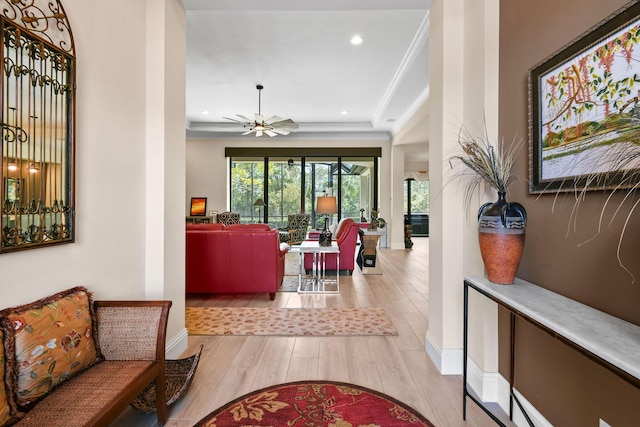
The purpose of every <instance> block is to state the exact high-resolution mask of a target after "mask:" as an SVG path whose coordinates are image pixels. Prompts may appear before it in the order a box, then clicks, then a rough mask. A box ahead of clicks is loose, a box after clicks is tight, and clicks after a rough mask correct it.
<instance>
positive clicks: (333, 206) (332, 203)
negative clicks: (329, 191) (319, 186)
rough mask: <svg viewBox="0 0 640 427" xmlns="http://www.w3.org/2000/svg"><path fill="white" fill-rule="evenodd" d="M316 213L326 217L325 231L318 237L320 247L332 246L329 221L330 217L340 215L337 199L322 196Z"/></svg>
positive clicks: (317, 204) (318, 201) (317, 203)
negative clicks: (328, 226)
mask: <svg viewBox="0 0 640 427" xmlns="http://www.w3.org/2000/svg"><path fill="white" fill-rule="evenodd" d="M316 213H319V214H320V215H326V216H325V217H324V230H322V232H321V233H320V236H319V237H318V244H319V245H320V246H331V232H330V231H329V230H328V229H327V220H328V219H329V215H333V214H335V213H338V205H337V203H336V198H335V197H333V196H320V197H318V200H317V202H316Z"/></svg>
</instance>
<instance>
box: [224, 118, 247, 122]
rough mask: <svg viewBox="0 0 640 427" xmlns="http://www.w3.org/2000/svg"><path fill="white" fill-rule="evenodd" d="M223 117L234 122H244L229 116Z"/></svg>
mask: <svg viewBox="0 0 640 427" xmlns="http://www.w3.org/2000/svg"><path fill="white" fill-rule="evenodd" d="M223 119H227V120H231V121H232V122H236V123H244V122H242V121H240V120H238V119H232V118H231V117H223Z"/></svg>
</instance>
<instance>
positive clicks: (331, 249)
mask: <svg viewBox="0 0 640 427" xmlns="http://www.w3.org/2000/svg"><path fill="white" fill-rule="evenodd" d="M298 253H299V254H300V272H299V276H298V293H301V294H304V293H307V294H336V293H338V292H340V270H339V269H336V278H335V279H333V278H331V279H329V278H327V269H326V266H327V263H326V255H327V254H336V256H337V257H338V259H337V260H336V261H337V264H336V266H340V248H339V247H338V244H337V243H336V242H331V246H320V244H319V243H318V242H317V241H311V240H305V241H304V242H302V243H301V244H300V246H298ZM304 254H312V256H313V264H312V268H311V275H310V276H307V275H306V274H304V273H306V272H305V271H304V265H303V264H304ZM303 276H304V277H303ZM327 285H329V286H327ZM331 285H334V286H331Z"/></svg>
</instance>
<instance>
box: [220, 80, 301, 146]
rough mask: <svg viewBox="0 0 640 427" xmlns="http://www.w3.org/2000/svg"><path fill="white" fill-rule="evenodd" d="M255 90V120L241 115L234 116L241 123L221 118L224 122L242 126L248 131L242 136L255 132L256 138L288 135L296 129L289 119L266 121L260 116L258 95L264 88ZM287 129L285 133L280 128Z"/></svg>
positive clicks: (259, 97)
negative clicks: (256, 96)
mask: <svg viewBox="0 0 640 427" xmlns="http://www.w3.org/2000/svg"><path fill="white" fill-rule="evenodd" d="M256 89H258V112H257V113H256V114H255V120H249V119H248V118H246V117H245V116H243V115H241V114H236V116H237V117H239V118H240V119H242V121H240V120H237V119H231V118H229V117H223V118H224V119H226V120H231V121H234V122H238V123H240V124H242V127H243V128H245V129H248V131H246V132H244V133H243V134H242V135H248V134H250V133H253V132H255V133H256V137H260V136H263V135H264V134H267V135H269V136H270V137H274V136H278V135H288V134H289V133H290V132H291V131H292V130H293V129H297V128H298V125H297V124H296V123H294V122H293V120H291V119H286V120H283V119H281V118H280V117H278V116H271V117H269V118H268V119H265V118H264V116H263V115H262V111H261V107H260V103H261V102H260V101H261V96H260V93H261V91H262V89H264V87H263V86H262V85H257V86H256ZM283 127H284V128H287V130H286V131H282V130H281V129H282V128H283Z"/></svg>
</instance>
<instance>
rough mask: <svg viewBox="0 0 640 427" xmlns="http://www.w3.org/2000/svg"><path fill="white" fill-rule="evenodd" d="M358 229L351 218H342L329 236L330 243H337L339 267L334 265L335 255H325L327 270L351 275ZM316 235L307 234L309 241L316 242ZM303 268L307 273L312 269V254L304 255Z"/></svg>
mask: <svg viewBox="0 0 640 427" xmlns="http://www.w3.org/2000/svg"><path fill="white" fill-rule="evenodd" d="M359 229H360V226H359V224H358V223H356V222H355V221H354V220H352V219H351V218H343V219H341V220H340V222H339V223H338V227H337V228H336V232H335V234H334V235H333V236H331V241H335V242H337V243H338V247H339V248H340V266H339V268H338V266H337V265H336V264H337V259H338V257H337V256H336V255H335V254H327V255H326V269H327V270H334V271H335V270H340V271H347V272H348V273H349V274H352V273H353V268H354V267H353V266H354V262H355V257H356V255H355V254H356V246H357V244H358V230H359ZM318 235H319V233H318V232H309V238H310V239H313V240H317V239H318ZM304 268H305V270H307V271H310V270H311V269H312V268H313V255H312V254H305V255H304Z"/></svg>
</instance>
